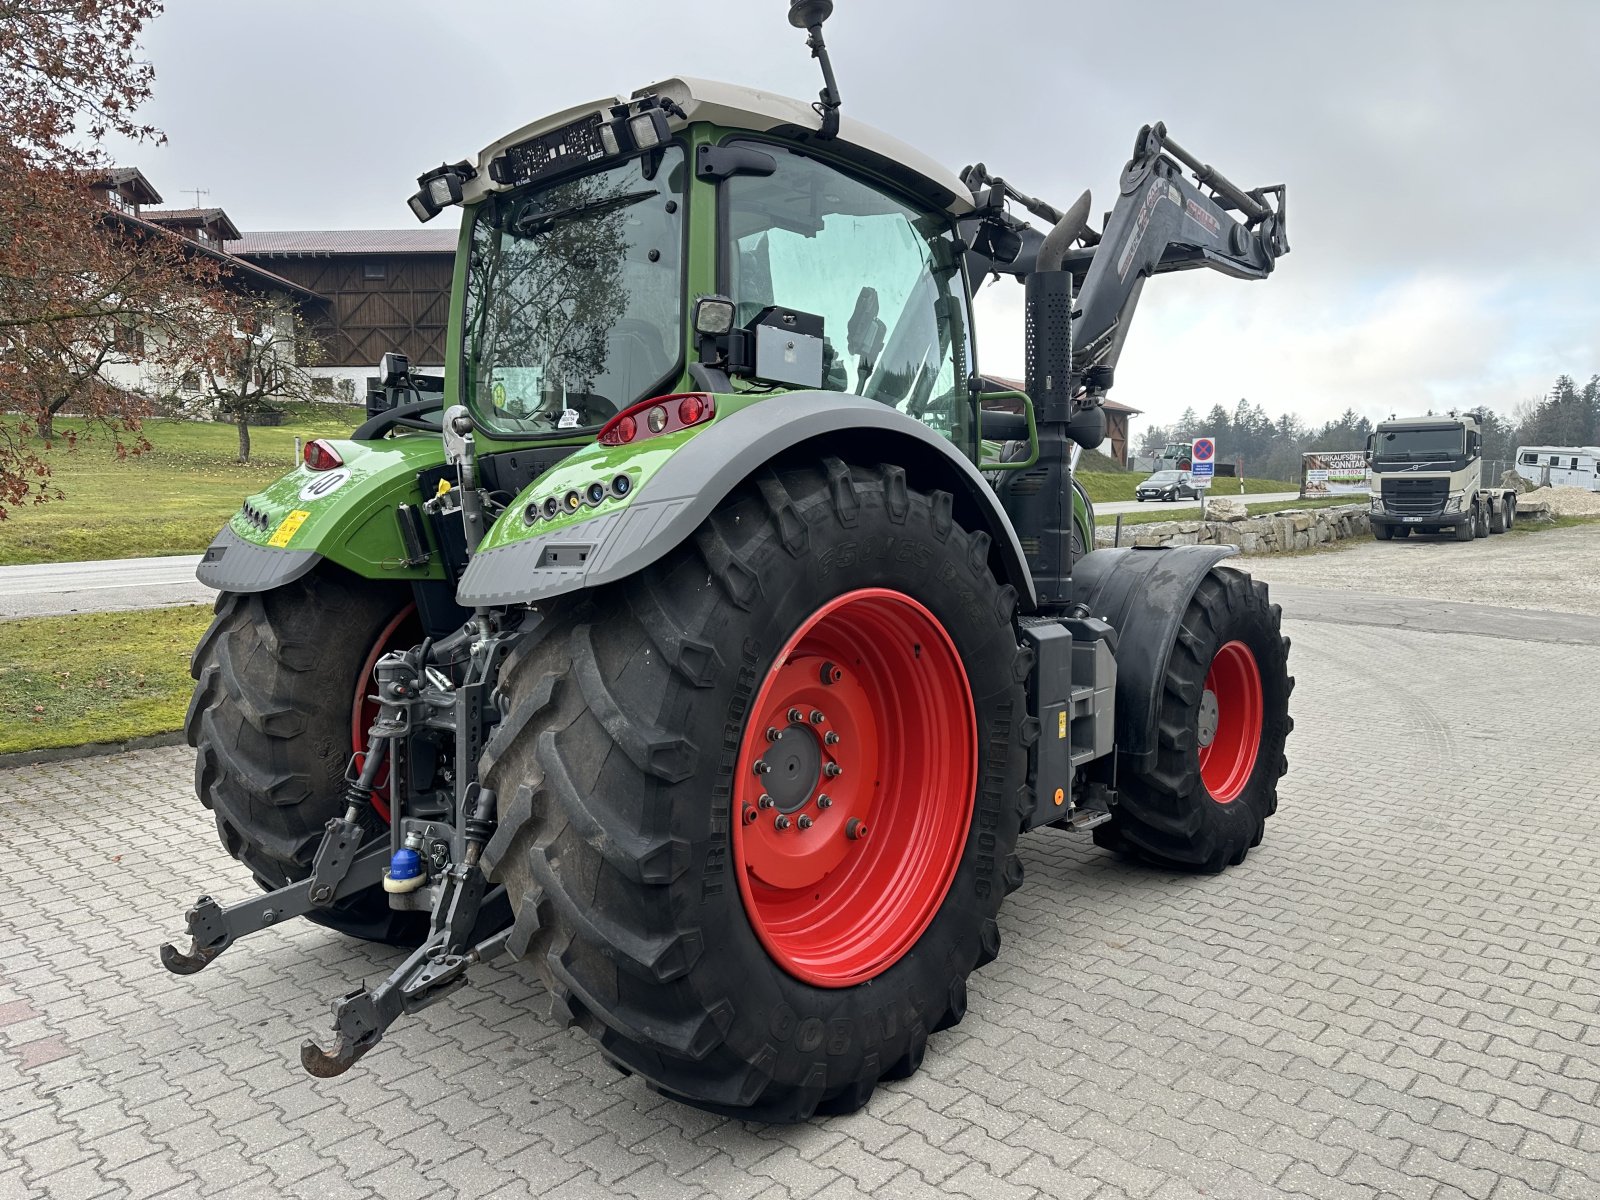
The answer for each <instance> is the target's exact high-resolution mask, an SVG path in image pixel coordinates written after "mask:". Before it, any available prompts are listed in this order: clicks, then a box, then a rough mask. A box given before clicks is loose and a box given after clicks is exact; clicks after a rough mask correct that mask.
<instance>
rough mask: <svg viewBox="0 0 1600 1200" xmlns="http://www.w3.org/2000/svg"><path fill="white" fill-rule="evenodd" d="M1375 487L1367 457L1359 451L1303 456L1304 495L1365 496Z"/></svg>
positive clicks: (1301, 484) (1323, 452)
mask: <svg viewBox="0 0 1600 1200" xmlns="http://www.w3.org/2000/svg"><path fill="white" fill-rule="evenodd" d="M1371 489H1372V473H1371V472H1370V471H1369V470H1368V469H1367V456H1366V455H1365V454H1363V453H1362V452H1361V451H1359V450H1323V451H1318V452H1316V453H1313V454H1302V455H1301V456H1300V495H1301V496H1303V497H1304V496H1354V495H1365V494H1366V493H1367V492H1368V491H1370V490H1371Z"/></svg>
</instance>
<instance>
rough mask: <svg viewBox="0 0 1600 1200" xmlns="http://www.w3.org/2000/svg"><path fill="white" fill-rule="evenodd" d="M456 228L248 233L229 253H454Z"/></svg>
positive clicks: (259, 255) (296, 255)
mask: <svg viewBox="0 0 1600 1200" xmlns="http://www.w3.org/2000/svg"><path fill="white" fill-rule="evenodd" d="M456 240H457V235H456V231H455V230H454V229H306V230H287V231H281V232H272V233H246V234H244V235H243V236H242V237H240V239H239V240H238V241H236V242H229V243H228V253H230V254H238V255H243V256H245V257H249V258H270V257H273V256H282V257H285V258H301V257H320V256H323V255H334V254H454V253H455V250H456Z"/></svg>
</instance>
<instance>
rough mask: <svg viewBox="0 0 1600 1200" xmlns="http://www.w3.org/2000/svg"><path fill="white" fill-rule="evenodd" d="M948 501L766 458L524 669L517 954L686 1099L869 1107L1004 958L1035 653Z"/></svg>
mask: <svg viewBox="0 0 1600 1200" xmlns="http://www.w3.org/2000/svg"><path fill="white" fill-rule="evenodd" d="M951 510H952V504H951V496H950V495H949V494H948V493H945V492H931V493H925V492H919V491H916V490H914V489H912V488H910V487H908V486H907V483H906V478H905V474H904V472H903V471H901V470H900V469H899V468H898V467H893V466H883V467H879V468H876V469H874V470H871V471H869V470H866V469H863V468H860V467H851V466H847V465H846V464H845V463H843V462H842V461H840V460H838V459H829V460H825V462H824V463H823V464H822V465H821V466H820V467H816V468H809V469H792V470H784V471H783V472H782V473H781V474H780V473H776V472H773V471H766V472H764V473H763V474H762V475H761V476H760V477H759V478H758V479H757V480H756V481H755V482H754V483H753V484H749V485H746V486H745V487H743V488H741V489H740V490H739V491H737V492H736V493H735V494H734V495H733V496H732V497H730V498H729V500H727V501H726V502H724V504H723V505H722V506H721V507H720V508H719V509H718V510H717V511H716V512H715V513H714V514H713V515H712V516H711V517H710V518H709V519H708V520H707V521H706V523H705V524H704V525H702V526H701V527H700V529H699V530H698V531H697V533H696V534H695V535H694V536H693V537H692V538H691V539H690V540H689V541H688V542H686V543H685V544H684V545H683V546H681V547H679V548H678V549H677V550H675V551H673V552H672V553H671V554H669V555H668V556H667V557H666V558H664V559H662V560H661V561H660V562H658V563H657V564H655V565H653V566H651V567H649V568H647V569H646V570H645V571H643V572H641V573H640V574H639V575H638V576H635V577H633V578H631V579H629V580H628V581H626V582H624V583H619V584H616V585H614V586H612V587H609V588H605V589H601V590H597V591H595V592H592V593H586V594H581V595H578V596H573V597H570V598H567V599H565V600H560V601H557V602H556V603H555V604H554V605H551V606H548V607H547V608H546V610H545V613H546V615H545V619H544V622H543V623H542V624H541V625H540V626H539V627H538V628H537V629H536V630H534V631H533V632H532V633H530V635H529V637H528V639H527V640H526V641H525V642H524V643H523V644H522V645H521V646H520V647H519V648H518V649H517V650H515V651H514V652H513V654H512V657H511V658H510V659H508V661H507V664H506V668H505V672H504V674H503V676H502V679H503V688H504V695H505V698H506V701H505V703H506V707H505V711H506V713H507V714H508V715H507V717H506V719H505V720H504V721H503V722H502V724H501V725H500V727H499V729H498V730H497V732H496V734H495V736H494V737H493V738H492V739H491V740H490V742H489V744H488V745H487V746H486V748H485V750H484V758H483V764H482V765H483V778H484V781H485V784H486V786H488V787H491V788H493V789H494V791H495V793H496V795H497V797H498V801H499V809H500V825H499V828H498V831H497V832H496V834H495V837H494V839H493V840H492V841H491V842H490V844H489V846H488V848H487V850H486V852H485V855H484V862H485V863H486V864H487V865H488V867H489V869H490V870H491V872H492V874H493V877H494V878H496V879H498V880H499V881H501V882H503V883H504V884H505V885H506V889H507V893H508V895H509V896H510V897H511V898H512V902H513V908H514V909H515V910H516V923H515V926H514V928H513V931H512V934H511V941H510V948H511V950H512V952H513V953H514V954H516V955H518V956H519V957H521V958H524V959H527V960H530V961H531V962H532V963H533V964H534V966H535V967H536V969H537V970H538V972H539V974H540V976H541V978H542V979H543V981H544V983H545V985H546V988H547V990H548V992H549V994H550V996H551V998H552V1005H553V1007H554V1009H555V1011H556V1013H557V1014H558V1015H560V1016H562V1017H564V1018H565V1019H566V1020H567V1021H568V1022H569V1023H570V1024H575V1025H577V1026H580V1027H581V1028H583V1029H584V1030H585V1031H587V1032H588V1033H589V1034H590V1035H591V1036H593V1037H594V1038H595V1039H596V1040H597V1041H598V1042H599V1043H600V1046H601V1049H602V1051H603V1052H604V1053H605V1055H606V1056H607V1057H608V1058H609V1059H610V1060H611V1061H612V1062H613V1063H615V1064H616V1065H617V1066H619V1067H621V1068H622V1069H624V1070H625V1071H629V1072H634V1073H637V1074H639V1075H641V1076H642V1077H643V1078H644V1079H645V1080H646V1081H647V1082H648V1083H649V1085H650V1086H651V1087H653V1088H654V1089H656V1090H657V1091H660V1092H662V1093H663V1094H666V1095H669V1096H672V1097H674V1098H676V1099H679V1100H683V1101H686V1102H688V1103H690V1104H693V1105H696V1106H699V1107H701V1108H705V1109H709V1110H711V1111H713V1112H720V1113H727V1114H736V1115H738V1116H740V1117H742V1118H746V1119H753V1120H763V1121H796V1120H801V1119H804V1118H805V1117H808V1116H810V1115H811V1114H812V1113H813V1112H819V1111H821V1112H841V1111H850V1110H853V1109H856V1108H859V1107H860V1106H862V1105H863V1104H865V1103H866V1102H867V1100H868V1098H869V1097H870V1096H871V1094H872V1091H873V1089H874V1087H876V1085H877V1083H878V1081H879V1080H880V1079H886V1078H887V1079H899V1078H903V1077H905V1076H907V1075H910V1074H911V1073H912V1072H914V1071H915V1070H916V1069H917V1067H918V1065H919V1064H920V1063H921V1061H922V1057H923V1053H924V1050H925V1049H926V1045H927V1039H928V1035H929V1034H930V1033H933V1032H935V1031H937V1030H940V1029H944V1028H946V1027H948V1026H951V1025H954V1024H955V1023H956V1022H958V1021H960V1020H961V1018H962V1016H963V1015H964V1014H965V1012H966V1007H967V990H966V979H967V975H968V973H969V972H971V971H972V970H973V969H974V968H975V967H978V966H982V965H983V964H984V963H987V962H989V961H990V960H991V959H993V958H994V957H995V955H996V953H997V952H998V949H999V943H1000V934H999V927H998V925H997V924H996V921H995V917H996V914H997V912H998V910H999V907H1000V902H1001V899H1002V897H1003V896H1004V895H1005V894H1006V893H1007V892H1009V891H1011V890H1012V889H1014V888H1015V887H1016V886H1017V885H1018V884H1019V883H1020V882H1021V878H1022V872H1021V866H1020V864H1019V863H1018V861H1017V859H1016V858H1015V857H1014V856H1013V854H1012V850H1013V849H1014V847H1015V843H1016V838H1017V833H1018V830H1019V828H1020V826H1021V822H1022V819H1023V815H1024V811H1023V810H1024V804H1023V799H1024V797H1025V795H1026V788H1025V782H1026V771H1027V755H1026V751H1025V748H1024V741H1023V721H1024V717H1025V712H1026V708H1025V698H1024V693H1023V684H1024V680H1025V679H1026V676H1027V671H1028V661H1027V658H1026V656H1025V654H1024V653H1023V652H1022V651H1020V650H1019V648H1018V644H1017V637H1016V632H1015V629H1014V627H1013V625H1012V612H1013V609H1014V608H1015V606H1016V599H1017V597H1016V593H1015V591H1014V590H1013V589H1012V588H1011V587H1009V586H1003V585H1001V584H1000V583H998V582H997V581H996V579H995V576H994V574H993V571H992V569H991V567H990V565H989V538H988V536H987V535H985V534H983V533H981V532H968V531H967V530H966V529H964V528H962V526H961V525H959V524H957V523H956V522H955V520H953V518H952V511H951Z"/></svg>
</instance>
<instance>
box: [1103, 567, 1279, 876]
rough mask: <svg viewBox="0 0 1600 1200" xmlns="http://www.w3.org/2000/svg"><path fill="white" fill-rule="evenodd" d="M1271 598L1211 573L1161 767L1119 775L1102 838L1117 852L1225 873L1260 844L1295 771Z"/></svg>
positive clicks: (1162, 725)
mask: <svg viewBox="0 0 1600 1200" xmlns="http://www.w3.org/2000/svg"><path fill="white" fill-rule="evenodd" d="M1280 616H1281V614H1280V610H1279V608H1278V606H1277V605H1275V604H1272V603H1270V602H1269V601H1268V599H1267V587H1266V584H1264V583H1259V582H1257V581H1255V580H1253V579H1251V578H1250V576H1248V575H1246V574H1244V573H1243V572H1240V571H1232V570H1227V569H1213V570H1212V571H1211V572H1210V573H1209V574H1208V575H1207V576H1206V577H1205V578H1204V579H1203V580H1201V581H1200V587H1199V588H1198V590H1197V591H1196V592H1195V595H1194V598H1193V599H1192V600H1190V601H1189V606H1188V609H1187V611H1186V612H1185V614H1184V617H1183V621H1182V623H1181V625H1180V627H1179V634H1178V638H1177V640H1176V641H1175V642H1174V644H1173V646H1172V650H1171V658H1170V660H1169V662H1168V665H1167V674H1166V679H1165V681H1164V685H1163V688H1162V694H1161V704H1160V709H1159V712H1158V716H1157V725H1158V738H1159V742H1158V751H1157V756H1156V763H1155V765H1154V766H1153V767H1150V768H1143V767H1140V766H1139V765H1137V763H1136V762H1135V760H1133V759H1132V758H1127V757H1124V758H1122V759H1121V760H1120V761H1119V762H1118V764H1117V777H1118V779H1119V781H1120V784H1119V792H1118V798H1117V803H1116V804H1115V805H1114V806H1113V807H1112V810H1111V811H1112V819H1111V821H1110V822H1108V823H1107V824H1104V825H1101V826H1099V827H1097V828H1096V829H1095V831H1094V837H1095V841H1096V842H1097V843H1098V844H1099V845H1101V846H1104V847H1107V848H1109V849H1113V850H1118V851H1121V852H1124V853H1133V854H1136V855H1138V856H1139V857H1141V858H1144V859H1146V860H1147V861H1149V862H1152V863H1155V864H1157V865H1159V866H1163V867H1169V868H1176V869H1179V870H1192V871H1208V872H1217V871H1221V870H1223V869H1224V868H1225V867H1228V866H1231V865H1234V864H1236V863H1240V862H1243V861H1244V857H1245V855H1246V854H1248V853H1249V851H1250V849H1251V847H1253V846H1257V845H1260V843H1261V838H1262V834H1263V832H1264V830H1265V824H1266V819H1267V818H1268V817H1269V816H1271V815H1272V814H1273V813H1274V812H1276V811H1277V808H1278V779H1279V777H1280V776H1281V775H1283V773H1284V772H1285V771H1286V770H1288V765H1289V764H1288V760H1287V759H1286V758H1285V757H1284V752H1283V750H1284V742H1285V740H1286V739H1287V737H1288V735H1289V731H1290V730H1291V729H1292V728H1293V727H1294V722H1293V720H1291V718H1290V717H1289V694H1290V692H1292V691H1293V690H1294V679H1293V678H1292V677H1291V676H1290V675H1289V665H1288V654H1289V639H1288V638H1286V637H1283V636H1282V634H1281V633H1280V632H1279V626H1280V623H1281V622H1280Z"/></svg>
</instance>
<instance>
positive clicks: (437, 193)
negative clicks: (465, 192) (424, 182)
mask: <svg viewBox="0 0 1600 1200" xmlns="http://www.w3.org/2000/svg"><path fill="white" fill-rule="evenodd" d="M428 199H430V200H432V201H433V204H434V207H435V208H444V207H445V206H446V205H450V204H460V203H461V177H460V176H459V175H457V174H456V173H455V172H453V171H452V172H451V173H450V174H448V175H436V176H434V177H433V178H432V179H430V180H428Z"/></svg>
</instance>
